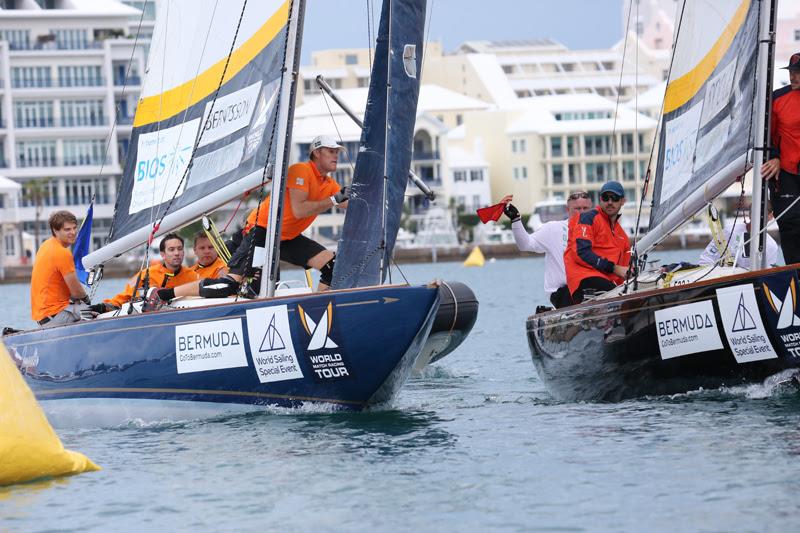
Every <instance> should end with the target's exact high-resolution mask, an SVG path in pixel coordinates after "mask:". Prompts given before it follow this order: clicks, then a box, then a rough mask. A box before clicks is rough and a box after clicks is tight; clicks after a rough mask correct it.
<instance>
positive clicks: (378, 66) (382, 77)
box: [332, 0, 426, 289]
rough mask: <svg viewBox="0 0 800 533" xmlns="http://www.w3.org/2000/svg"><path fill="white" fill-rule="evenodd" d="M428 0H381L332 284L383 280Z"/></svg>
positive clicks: (402, 180)
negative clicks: (369, 76)
mask: <svg viewBox="0 0 800 533" xmlns="http://www.w3.org/2000/svg"><path fill="white" fill-rule="evenodd" d="M425 4H426V0H384V1H383V8H382V11H381V22H380V27H379V31H378V39H377V43H376V47H375V61H374V63H373V65H372V75H371V78H370V84H369V98H368V100H367V108H366V111H365V113H364V129H363V132H362V135H361V146H360V149H359V153H358V157H357V159H356V170H355V175H354V176H353V184H352V193H351V195H350V201H349V203H348V206H347V215H346V216H345V222H344V228H343V229H342V237H341V239H340V241H339V248H338V252H337V258H336V265H335V267H334V271H333V285H332V286H333V288H336V289H341V288H349V287H364V286H369V285H378V284H380V283H381V282H382V281H383V279H384V278H385V276H386V272H387V271H388V268H389V260H390V259H391V257H392V250H393V249H394V243H395V239H396V237H397V231H398V229H399V227H400V215H401V212H402V207H403V199H404V195H405V190H406V186H407V184H408V171H409V167H410V165H411V146H412V141H413V138H414V124H415V122H416V114H417V113H416V111H417V99H418V97H419V79H420V74H421V66H422V40H423V31H424V28H425Z"/></svg>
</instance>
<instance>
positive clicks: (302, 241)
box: [228, 226, 326, 276]
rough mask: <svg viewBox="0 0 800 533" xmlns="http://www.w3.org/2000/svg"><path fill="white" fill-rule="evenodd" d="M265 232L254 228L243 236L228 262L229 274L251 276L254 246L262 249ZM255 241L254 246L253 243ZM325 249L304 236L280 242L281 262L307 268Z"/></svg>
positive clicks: (260, 228)
mask: <svg viewBox="0 0 800 533" xmlns="http://www.w3.org/2000/svg"><path fill="white" fill-rule="evenodd" d="M266 237H267V232H266V230H265V229H264V228H262V227H260V226H256V227H255V228H253V229H252V230H251V231H250V232H249V233H248V234H247V235H245V237H244V239H242V242H241V243H240V244H239V247H238V248H236V251H235V252H234V253H233V255H232V256H231V260H230V261H228V269H229V271H230V273H231V274H236V275H239V276H242V275H244V276H252V275H253V274H254V272H255V269H254V268H253V267H252V264H253V249H254V248H255V247H256V246H260V247H262V248H263V247H264V243H265V242H266ZM254 241H255V245H253V242H254ZM325 250H326V248H325V247H324V246H322V245H321V244H320V243H318V242H317V241H313V240H311V239H309V238H308V237H306V236H305V235H298V236H297V237H295V238H294V239H289V240H285V241H281V261H286V262H287V263H289V264H292V265H295V266H299V267H301V268H308V261H309V260H310V259H311V258H312V257H314V256H315V255H317V254H318V253H320V252H324V251H325Z"/></svg>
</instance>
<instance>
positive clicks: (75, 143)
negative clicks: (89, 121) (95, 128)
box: [64, 139, 106, 167]
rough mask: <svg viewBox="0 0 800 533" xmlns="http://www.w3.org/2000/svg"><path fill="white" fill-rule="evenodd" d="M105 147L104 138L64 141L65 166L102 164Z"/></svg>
mask: <svg viewBox="0 0 800 533" xmlns="http://www.w3.org/2000/svg"><path fill="white" fill-rule="evenodd" d="M105 148H106V146H105V142H104V141H103V139H80V140H68V141H64V166H67V167H76V166H82V165H102V164H103V160H104V159H105V157H104V154H105Z"/></svg>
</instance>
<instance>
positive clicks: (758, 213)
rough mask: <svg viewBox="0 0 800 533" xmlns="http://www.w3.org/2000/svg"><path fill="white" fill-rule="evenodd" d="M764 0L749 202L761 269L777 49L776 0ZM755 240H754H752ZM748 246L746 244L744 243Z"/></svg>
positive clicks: (755, 264)
mask: <svg viewBox="0 0 800 533" xmlns="http://www.w3.org/2000/svg"><path fill="white" fill-rule="evenodd" d="M760 1H761V13H760V15H761V20H759V31H758V33H759V35H758V45H759V46H758V66H757V68H756V81H758V80H761V83H758V84H757V86H756V102H755V110H756V117H755V135H754V137H756V136H761V137H760V138H758V137H756V140H754V143H756V142H758V141H760V142H761V146H756V147H755V148H754V150H753V190H752V201H751V203H750V240H751V242H750V268H751V270H759V269H762V268H765V267H766V264H765V261H766V255H765V254H764V242H765V240H766V236H765V235H763V234H762V233H761V228H762V227H763V228H765V229H766V227H767V226H766V224H767V217H768V213H767V208H766V200H767V195H766V194H765V188H766V182H765V181H764V180H763V179H761V167H762V166H763V164H764V159H765V158H766V157H767V153H768V149H769V145H770V120H769V119H770V112H771V111H772V75H773V65H772V63H773V59H774V54H775V52H774V50H775V14H776V12H777V5H776V4H777V3H778V1H777V0H760ZM753 241H755V243H754V242H753ZM753 244H755V245H756V246H754V245H753ZM745 246H746V245H745Z"/></svg>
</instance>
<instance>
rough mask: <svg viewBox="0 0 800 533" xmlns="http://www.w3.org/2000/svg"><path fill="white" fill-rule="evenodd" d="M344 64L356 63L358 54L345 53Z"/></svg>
mask: <svg viewBox="0 0 800 533" xmlns="http://www.w3.org/2000/svg"><path fill="white" fill-rule="evenodd" d="M344 64H345V65H358V56H357V55H356V54H346V55H345V56H344Z"/></svg>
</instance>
